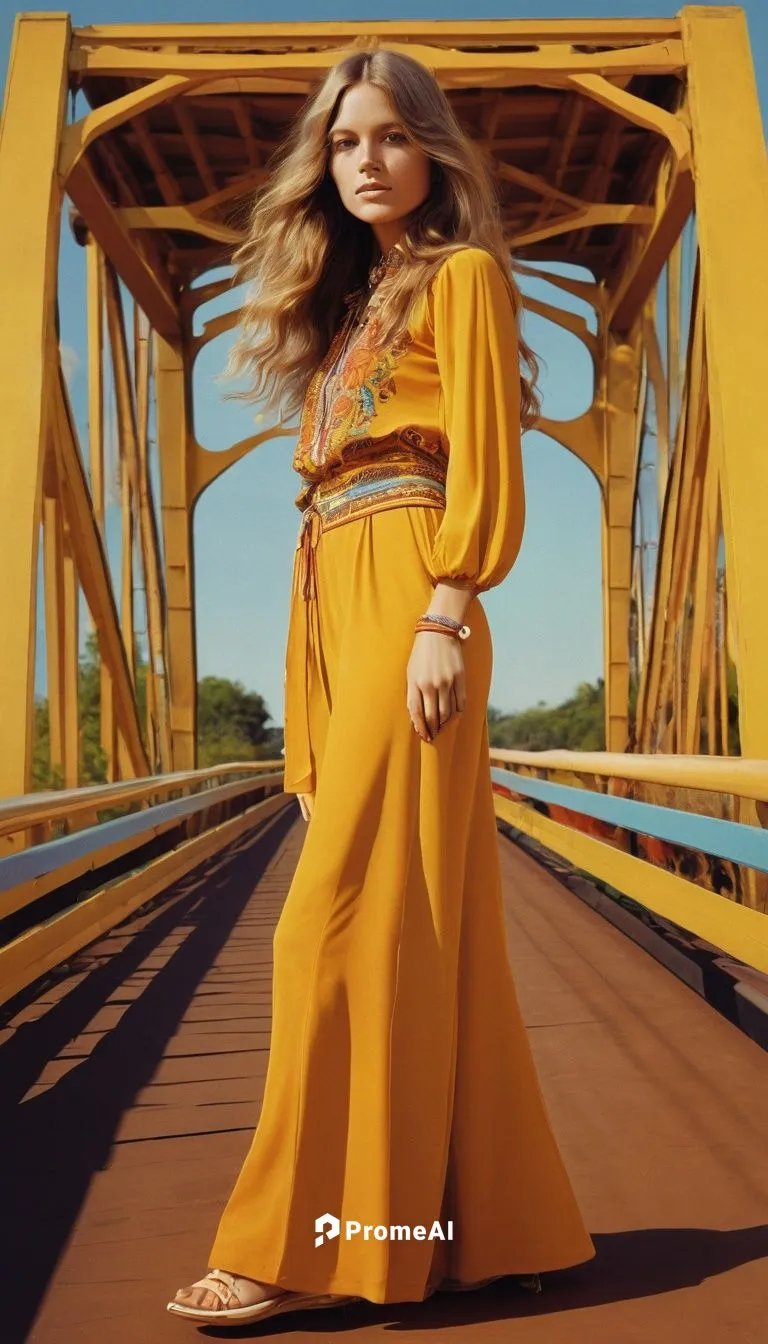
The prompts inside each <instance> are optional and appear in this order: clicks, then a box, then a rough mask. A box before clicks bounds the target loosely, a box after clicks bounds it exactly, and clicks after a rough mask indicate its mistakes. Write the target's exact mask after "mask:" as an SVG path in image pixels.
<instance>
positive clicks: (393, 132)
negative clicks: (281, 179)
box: [328, 84, 430, 252]
mask: <svg viewBox="0 0 768 1344" xmlns="http://www.w3.org/2000/svg"><path fill="white" fill-rule="evenodd" d="M328 140H329V143H330V149H329V151H328V165H329V168H330V173H331V177H332V178H333V180H334V182H335V183H336V187H337V189H338V192H339V196H340V197H341V201H342V204H343V205H344V206H346V208H347V210H349V212H350V213H351V214H353V215H355V216H356V218H357V219H361V220H363V222H364V223H366V224H370V226H371V228H372V229H373V232H374V233H375V235H376V239H377V241H378V244H379V247H380V248H381V250H382V252H387V251H388V250H389V248H390V247H392V246H394V244H395V243H396V242H397V240H398V238H399V237H400V235H401V234H402V233H403V231H404V230H405V228H406V225H407V223H408V216H409V215H410V214H411V213H412V212H413V211H414V210H416V209H417V207H418V206H420V205H421V203H422V201H424V200H426V198H427V196H428V195H429V188H430V174H429V168H430V160H429V156H428V155H427V154H425V153H424V152H423V151H422V150H420V149H418V148H417V146H416V145H414V144H413V142H412V141H410V140H409V139H408V138H407V136H406V134H405V126H404V125H403V123H402V121H401V120H400V118H399V116H398V114H397V112H396V111H395V108H394V107H393V105H392V103H391V101H390V99H389V95H388V94H386V93H385V92H384V90H383V89H380V88H378V86H377V85H375V84H355V85H353V86H352V87H351V88H349V89H347V91H346V93H345V94H344V96H343V97H342V99H341V102H340V103H339V107H338V110H337V113H336V117H335V119H334V121H333V123H332V125H331V127H330V129H329V132H328ZM373 182H375V183H377V184H379V185H380V186H381V187H383V188H384V190H382V191H361V190H360V188H361V187H364V186H365V185H366V184H367V183H373Z"/></svg>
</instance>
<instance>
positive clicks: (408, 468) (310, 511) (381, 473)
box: [297, 449, 446, 598]
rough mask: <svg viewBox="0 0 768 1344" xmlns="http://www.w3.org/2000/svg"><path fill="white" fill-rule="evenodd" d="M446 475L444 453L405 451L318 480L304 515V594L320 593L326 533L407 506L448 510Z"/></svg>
mask: <svg viewBox="0 0 768 1344" xmlns="http://www.w3.org/2000/svg"><path fill="white" fill-rule="evenodd" d="M445 476H446V459H445V458H444V457H442V456H433V455H429V454H426V453H414V452H413V451H407V450H404V449H399V450H397V451H395V452H388V453H383V454H381V455H380V456H379V457H377V458H376V460H375V461H368V462H366V463H356V464H355V465H354V466H345V467H344V468H343V469H342V470H341V471H340V472H338V473H337V474H335V475H329V476H327V477H325V478H324V479H322V480H320V481H317V482H316V483H315V486H314V490H313V491H312V498H311V502H310V503H309V504H308V505H307V507H306V508H305V509H304V510H303V512H302V515H301V526H300V529H299V540H298V543H297V549H298V548H299V547H301V550H302V552H303V556H302V560H303V564H302V579H301V590H302V593H303V595H304V597H305V598H311V597H314V596H316V593H317V584H316V577H315V557H314V550H315V547H316V545H317V542H318V539H319V537H320V535H321V533H322V532H325V531H328V530H329V529H330V528H334V527H338V526H340V525H341V524H342V523H348V522H353V521H354V520H355V519H356V518H362V517H365V516H366V515H367V514H371V513H379V512H381V511H382V510H383V509H391V508H396V507H398V506H402V505H404V504H421V505H425V506H426V507H428V508H438V509H442V508H445Z"/></svg>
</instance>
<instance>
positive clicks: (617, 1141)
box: [0, 806, 768, 1344]
mask: <svg viewBox="0 0 768 1344" xmlns="http://www.w3.org/2000/svg"><path fill="white" fill-rule="evenodd" d="M304 833H305V824H304V822H303V821H301V819H300V818H299V817H298V809H297V808H296V807H295V806H292V807H289V808H288V809H287V810H286V812H284V813H282V814H280V815H278V816H277V817H275V818H274V819H273V820H272V821H271V823H270V824H269V826H268V829H267V830H266V831H265V833H264V834H263V835H262V836H261V837H260V838H259V839H258V840H257V841H255V842H254V841H253V840H252V839H251V840H250V841H249V840H245V841H240V842H238V844H237V846H236V847H233V848H231V849H230V850H229V851H228V853H227V854H226V855H224V856H220V857H218V858H217V859H216V860H215V861H212V862H211V863H209V864H208V865H207V866H206V867H205V869H201V870H199V871H198V872H196V873H195V874H193V875H192V876H191V877H189V878H188V879H186V880H185V881H184V882H183V883H182V884H180V885H179V886H178V887H176V888H174V889H173V891H172V893H170V894H169V895H168V896H166V897H164V898H163V899H162V900H161V901H158V902H156V903H155V905H154V907H153V908H152V909H151V911H150V912H149V913H147V912H146V911H145V912H144V913H143V914H141V915H140V916H138V917H136V918H133V919H131V920H130V921H129V922H128V923H126V924H125V925H123V926H121V928H120V929H119V930H117V931H115V932H114V933H112V934H111V935H110V936H108V937H105V938H103V939H102V940H101V941H100V942H99V943H97V944H94V945H93V946H92V947H91V948H89V949H88V950H87V952H86V953H84V954H83V955H82V956H81V957H80V958H79V960H78V962H77V964H76V965H74V966H73V967H71V968H69V970H68V971H67V972H66V974H62V976H61V978H60V979H58V980H57V981H56V983H55V984H54V985H52V986H49V987H48V988H47V989H46V990H45V991H44V992H42V993H39V995H38V996H37V997H33V998H30V1001H29V1002H28V1003H27V1004H26V1006H25V1007H24V1008H23V1009H21V1010H20V1011H18V1012H17V1013H16V1015H15V1016H14V1018H13V1020H12V1022H11V1023H10V1025H9V1027H8V1029H7V1030H6V1031H5V1032H4V1033H3V1035H2V1037H1V1038H0V1042H1V1043H0V1071H1V1074H0V1076H2V1079H3V1091H4V1095H5V1099H6V1100H5V1102H4V1103H3V1111H2V1132H1V1133H0V1139H2V1149H1V1150H0V1151H1V1152H2V1164H3V1179H4V1182H5V1183H6V1186H7V1185H8V1184H10V1186H11V1188H10V1189H8V1188H6V1189H5V1191H4V1194H3V1199H2V1206H1V1208H0V1239H1V1240H2V1246H3V1249H2V1257H1V1258H0V1265H1V1266H2V1285H3V1287H2V1302H3V1306H2V1309H0V1340H2V1341H4V1344H16V1341H22V1340H27V1339H29V1340H32V1341H35V1344H91V1341H93V1342H94V1344H96V1342H97V1341H98V1344H129V1342H130V1344H136V1341H139V1342H140V1344H165V1341H171V1340H176V1341H180V1340H181V1339H182V1338H183V1337H184V1336H186V1337H187V1338H188V1339H190V1340H192V1339H196V1338H203V1337H205V1334H207V1333H212V1332H203V1334H202V1335H201V1334H200V1333H199V1332H198V1331H197V1330H196V1327H195V1326H194V1325H192V1324H189V1323H185V1322H182V1321H179V1320H174V1319H172V1318H171V1317H170V1316H168V1315H167V1314H166V1313H165V1310H164V1307H165V1301H166V1299H167V1297H168V1296H169V1295H170V1294H171V1292H172V1290H174V1289H175V1288H176V1287H177V1286H179V1285H181V1284H184V1283H189V1282H191V1281H192V1280H193V1279H195V1278H197V1277H199V1276H200V1274H201V1273H202V1272H203V1271H204V1269H205V1267H206V1256H207V1252H208V1248H209V1246H210V1243H211V1239H212V1234H213V1231H214V1228H215V1224H216V1220H217V1217H218V1213H219V1211H220V1209H221V1206H222V1204H223V1202H224V1200H225V1198H226V1196H227V1195H228V1193H229V1190H230V1187H231V1184H232V1182H233V1180H234V1177H235V1174H236V1172H237V1170H238V1167H239V1164H240V1162H241V1160H242V1158H243V1156H244V1154H245V1151H246V1149H247V1147H248V1144H249V1142H250V1138H251V1135H252V1132H253V1128H254V1125H255V1123H256V1120H257V1117H258V1106H259V1101H260V1097H261V1089H262V1086H263V1080H264V1074H265V1068H266V1062H267V1055H268V1047H269V1032H270V995H271V982H270V971H271V944H272V934H273V930H274V926H275V923H276V921H277V918H278V916H279V913H280V910H281V907H282V904H283V901H284V899H285V895H286V892H287V889H288V885H289V881H290V877H291V873H292V870H293V867H294V864H295V861H296V857H297V854H298V851H299V849H300V846H301V843H302V840H303V836H304ZM499 846H500V853H501V861H502V865H503V872H504V878H505V900H506V910H507V928H508V941H509V951H510V955H511V959H512V963H513V967H514V971H515V974H516V978H517V984H518V988H519V992H520V998H521V1003H522V1006H523V1011H524V1014H525V1018H526V1022H527V1024H528V1027H529V1029H530V1034H531V1041H532V1043H533V1047H534V1050H535V1054H536V1059H537V1062H538V1066H539V1069H540V1075H541V1079H542V1084H543V1087H544V1090H545V1093H546V1096H547V1100H548V1103H549V1107H550V1111H551V1114H552V1118H553V1122H554V1124H555V1128H556V1131H557V1134H558V1138H559V1140H560V1143H561V1147H562V1150H563V1153H564V1156H565V1158H566V1161H567V1163H568V1166H569V1170H570V1172H571V1175H572V1179H573V1181H574V1184H575V1186H576V1189H577V1192H578V1195H579V1198H580V1201H581V1203H582V1207H583V1209H584V1212H585V1215H586V1219H587V1223H588V1226H589V1228H590V1230H591V1232H592V1234H593V1236H594V1238H595V1242H596V1244H597V1248H598V1254H597V1257H596V1258H595V1259H594V1260H592V1261H590V1262H588V1263H587V1264H585V1265H584V1266H579V1267H577V1268H575V1269H571V1270H568V1271H563V1272H561V1273H559V1274H552V1275H548V1276H545V1277H544V1280H543V1283H544V1290H543V1292H542V1293H541V1294H540V1295H538V1296H534V1295H532V1294H527V1293H525V1292H523V1291H522V1290H521V1289H520V1288H518V1287H517V1286H515V1285H514V1283H513V1282H512V1281H511V1280H510V1281H502V1282H501V1283H498V1284H495V1285H491V1286H490V1287H488V1288H486V1289H484V1290H482V1291H479V1292H476V1293H465V1294H447V1293H446V1294H438V1295H436V1296H434V1297H433V1298H431V1299H430V1300H429V1301H427V1302H425V1303H419V1304H405V1305H402V1306H399V1305H388V1306H383V1307H382V1306H376V1305H374V1304H369V1303H362V1304H359V1305H355V1306H350V1307H347V1308H346V1309H344V1310H343V1311H341V1310H339V1311H322V1312H316V1313H311V1312H307V1313H303V1314H297V1315H291V1316H285V1317H278V1318H277V1319H276V1320H275V1321H274V1322H265V1323H264V1324H263V1325H262V1326H260V1327H258V1328H257V1327H252V1328H250V1329H248V1328H241V1330H240V1331H237V1332H234V1337H236V1338H237V1337H239V1338H244V1337H249V1338H250V1337H252V1338H257V1337H270V1336H280V1335H288V1336H290V1337H291V1338H297V1339H309V1338H310V1337H315V1338H317V1337H318V1336H322V1337H323V1338H330V1337H331V1336H332V1335H335V1334H343V1335H346V1336H347V1337H351V1338H354V1339H355V1340H358V1339H360V1340H361V1341H363V1344H368V1341H370V1340H372V1339H373V1338H374V1337H375V1338H378V1339H380V1340H383V1339H385V1338H386V1337H387V1335H388V1334H389V1333H390V1332H391V1331H393V1330H394V1331H395V1332H397V1334H398V1336H399V1337H400V1338H403V1337H405V1338H414V1339H415V1338H417V1337H420V1336H421V1337H423V1332H426V1333H427V1334H434V1333H435V1332H437V1333H438V1334H439V1336H440V1338H441V1339H446V1340H449V1339H450V1340H459V1339H462V1340H465V1341H471V1342H472V1344H479V1341H490V1342H491V1344H496V1341H500V1340H502V1339H504V1340H514V1341H515V1344H534V1341H536V1342H538V1341H541V1342H542V1344H634V1341H637V1342H638V1344H648V1341H653V1342H654V1344H667V1342H669V1344H672V1341H674V1344H731V1342H733V1344H736V1342H738V1344H765V1341H766V1340H768V1227H767V1226H766V1224H768V1160H767V1157H768V1153H767V1147H768V1138H767V1134H768V1131H767V1129H766V1117H767V1116H768V1061H767V1060H766V1055H765V1053H764V1052H763V1051H762V1050H760V1048H759V1047H758V1046H757V1045H755V1044H754V1043H753V1042H752V1041H750V1040H749V1039H748V1038H747V1037H745V1036H744V1035H742V1034H741V1033H740V1032H739V1031H738V1030H737V1029H736V1028H735V1027H733V1026H731V1025H730V1024H729V1023H728V1022H727V1021H725V1020H724V1019H722V1018H721V1017H719V1016H718V1014H717V1013H716V1012H715V1011H714V1009H712V1008H711V1007H709V1006H708V1005H707V1004H706V1003H705V1002H704V1001H703V1000H702V999H700V998H699V997H698V996H697V995H696V994H695V993H694V992H693V991H692V990H690V989H689V988H687V987H686V986H685V985H683V984H682V983H681V982H680V981H678V980H676V979H675V978H674V977H673V976H672V975H671V974H670V973H669V972H668V971H666V970H665V969H663V968H662V967H661V966H660V965H659V964H658V963H657V962H656V961H654V960H653V959H652V958H651V957H650V956H649V955H648V954H647V953H646V952H644V951H643V950H641V949H640V948H639V947H638V946H636V945H635V944H634V943H633V942H631V941H630V940H629V939H628V938H626V937H625V935H623V934H622V933H620V932H619V931H618V930H617V929H616V928H614V927H613V925H611V924H609V923H608V922H607V921H606V920H604V919H602V918H601V916H600V915H598V914H596V913H595V912H594V911H593V910H591V909H590V908H589V907H588V906H587V905H586V904H584V903H582V902H581V901H580V900H579V899H578V897H577V896H575V895H574V894H573V893H572V892H570V891H569V890H568V889H567V888H565V887H564V886H563V885H562V884H560V883H559V882H558V881H557V880H556V878H555V877H553V876H552V875H551V874H550V873H549V872H548V871H547V870H546V869H544V868H542V867H541V866H539V865H538V864H537V863H536V862H535V861H534V860H533V859H532V858H531V857H530V856H528V855H526V854H525V853H523V852H521V851H520V850H518V849H516V848H515V847H514V846H513V845H512V844H511V843H510V842H509V841H508V840H506V839H505V838H504V837H502V836H499ZM9 1101H10V1103H11V1104H10V1105H9V1104H8V1103H9ZM216 1334H217V1336H218V1337H223V1332H222V1333H221V1334H219V1332H216ZM227 1334H228V1335H229V1336H230V1337H233V1332H231V1331H229V1332H227Z"/></svg>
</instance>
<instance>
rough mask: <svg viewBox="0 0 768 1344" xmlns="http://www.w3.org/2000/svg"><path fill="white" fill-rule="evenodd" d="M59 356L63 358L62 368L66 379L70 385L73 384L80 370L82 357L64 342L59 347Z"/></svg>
mask: <svg viewBox="0 0 768 1344" xmlns="http://www.w3.org/2000/svg"><path fill="white" fill-rule="evenodd" d="M59 355H60V357H61V367H62V369H63V370H64V377H65V378H66V380H67V382H68V383H71V382H72V379H73V378H74V376H75V374H76V373H77V371H78V369H79V368H80V356H79V355H78V353H77V351H76V350H75V349H73V347H72V346H71V345H67V344H66V343H65V342H64V341H62V342H61V343H60V345H59Z"/></svg>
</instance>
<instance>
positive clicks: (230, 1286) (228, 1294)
mask: <svg viewBox="0 0 768 1344" xmlns="http://www.w3.org/2000/svg"><path fill="white" fill-rule="evenodd" d="M218 1284H221V1285H222V1287H221V1288H219V1287H218V1286H217V1285H218ZM195 1287H196V1288H205V1289H206V1290H207V1291H209V1292H211V1293H215V1294H216V1296H217V1297H218V1299H219V1301H220V1303H221V1305H222V1308H223V1309H224V1310H226V1308H227V1307H228V1306H229V1305H230V1304H231V1302H232V1299H233V1298H234V1299H235V1306H236V1307H239V1306H240V1299H239V1297H238V1296H237V1293H236V1291H235V1290H236V1288H237V1276H236V1275H235V1274H230V1272H229V1270H227V1269H210V1270H209V1271H208V1273H207V1274H206V1275H205V1277H204V1278H202V1279H200V1281H199V1282H198V1283H196V1284H195Z"/></svg>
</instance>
